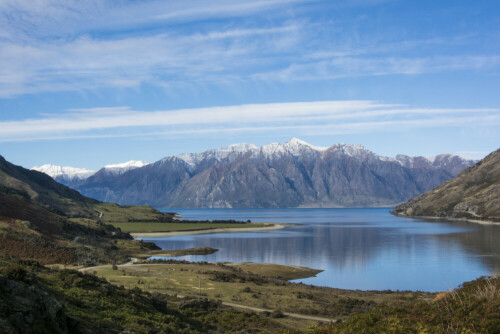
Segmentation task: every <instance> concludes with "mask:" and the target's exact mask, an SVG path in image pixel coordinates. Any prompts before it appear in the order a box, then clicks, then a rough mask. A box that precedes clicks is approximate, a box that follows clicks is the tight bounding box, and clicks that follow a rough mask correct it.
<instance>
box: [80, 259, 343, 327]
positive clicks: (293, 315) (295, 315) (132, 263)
mask: <svg viewBox="0 0 500 334" xmlns="http://www.w3.org/2000/svg"><path fill="white" fill-rule="evenodd" d="M137 261H139V259H136V258H131V259H130V261H129V262H127V263H124V264H120V265H118V267H133V266H141V265H148V266H151V264H136V262H137ZM156 265H158V266H163V264H156ZM109 266H110V265H109V264H105V265H101V266H94V267H87V268H81V269H78V271H81V272H86V271H87V270H93V269H97V268H105V267H109ZM176 296H177V297H179V298H186V297H187V296H182V295H176ZM222 305H224V306H229V307H234V308H240V309H244V310H249V311H254V312H258V313H262V312H269V313H272V312H273V310H268V309H263V308H258V307H253V306H247V305H241V304H235V303H230V302H224V301H223V302H222ZM283 314H284V315H285V316H287V317H291V318H297V319H305V320H312V321H320V322H333V323H335V322H337V319H329V318H322V317H314V316H311V315H304V314H298V313H289V312H283Z"/></svg>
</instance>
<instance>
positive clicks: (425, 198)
mask: <svg viewBox="0 0 500 334" xmlns="http://www.w3.org/2000/svg"><path fill="white" fill-rule="evenodd" d="M393 213H394V214H396V215H398V216H409V217H418V216H427V217H448V218H468V219H475V220H491V221H500V149H499V150H497V151H495V152H493V153H491V154H490V155H488V156H487V157H486V158H484V159H483V160H481V161H480V162H478V163H477V164H476V165H474V166H473V167H470V168H467V169H465V170H464V171H463V172H462V173H460V174H459V175H458V176H457V177H456V178H454V179H452V180H449V181H447V182H445V183H443V184H441V185H439V186H438V187H437V188H435V189H432V190H430V191H428V192H426V193H425V194H422V195H420V196H418V197H416V198H413V199H411V200H409V201H408V202H406V203H403V204H401V205H399V206H397V207H396V208H394V210H393Z"/></svg>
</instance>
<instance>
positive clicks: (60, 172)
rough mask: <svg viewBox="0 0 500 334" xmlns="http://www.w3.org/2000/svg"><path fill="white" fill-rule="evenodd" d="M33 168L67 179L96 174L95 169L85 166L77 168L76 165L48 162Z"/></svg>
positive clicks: (82, 177)
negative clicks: (60, 164) (59, 164)
mask: <svg viewBox="0 0 500 334" xmlns="http://www.w3.org/2000/svg"><path fill="white" fill-rule="evenodd" d="M31 170H36V171H39V172H42V173H45V174H47V175H49V176H50V177H52V178H56V177H61V178H64V179H67V180H72V179H80V180H83V179H86V178H88V177H89V176H92V175H94V174H95V171H93V170H88V169H85V168H75V167H70V166H57V165H51V164H46V165H42V166H35V167H33V168H31Z"/></svg>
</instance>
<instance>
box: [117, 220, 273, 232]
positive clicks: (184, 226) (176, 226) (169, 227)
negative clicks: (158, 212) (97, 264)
mask: <svg viewBox="0 0 500 334" xmlns="http://www.w3.org/2000/svg"><path fill="white" fill-rule="evenodd" d="M110 224H111V225H113V226H115V227H119V228H120V229H121V230H122V231H123V232H130V233H149V232H180V231H198V230H212V229H216V228H243V229H244V228H255V227H257V228H260V227H264V226H266V224H224V223H156V222H150V223H143V222H139V223H135V222H134V223H115V222H112V223H110Z"/></svg>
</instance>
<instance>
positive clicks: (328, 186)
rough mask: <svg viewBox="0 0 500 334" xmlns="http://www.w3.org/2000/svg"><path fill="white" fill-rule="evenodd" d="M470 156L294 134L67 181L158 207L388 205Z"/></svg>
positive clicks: (95, 194)
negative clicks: (315, 140) (378, 149)
mask: <svg viewBox="0 0 500 334" xmlns="http://www.w3.org/2000/svg"><path fill="white" fill-rule="evenodd" d="M473 163H474V161H471V160H465V159H463V158H460V157H458V156H453V155H448V154H444V155H439V156H437V157H436V158H434V159H433V161H431V160H429V159H428V158H424V157H408V156H404V155H398V156H396V157H395V158H389V157H383V156H379V155H377V154H375V153H373V152H372V151H370V150H368V149H366V148H364V147H363V146H361V145H350V144H335V145H332V146H330V147H317V146H313V145H311V144H308V143H306V142H304V141H301V140H299V139H296V138H293V139H292V140H290V141H288V142H286V143H284V144H279V143H271V144H267V145H263V146H261V147H258V146H256V145H253V144H236V145H231V146H228V147H225V148H222V149H211V150H206V151H203V152H199V153H190V154H180V155H175V156H168V157H165V158H163V159H161V160H158V161H157V162H154V163H151V164H148V165H145V166H143V167H139V168H135V169H132V170H129V171H126V172H124V173H123V174H121V175H106V174H105V173H96V174H94V175H93V176H91V177H89V178H87V179H85V180H83V182H81V183H80V184H78V185H76V186H75V187H74V188H75V189H77V190H79V191H80V192H82V193H83V194H85V195H86V196H89V197H92V198H96V199H99V200H103V201H112V202H117V203H120V204H147V205H152V206H154V207H163V208H168V207H170V208H172V207H177V208H181V207H190V208H236V207H241V208H252V207H255V208H265V207H269V208H276V207H299V206H300V207H346V206H347V207H352V206H393V205H395V204H398V203H401V202H403V201H405V200H407V199H409V198H411V197H413V196H416V195H418V194H420V193H422V192H425V191H427V190H429V189H431V188H433V187H435V186H437V185H438V184H440V183H441V182H443V181H445V180H447V179H450V178H452V177H454V176H456V173H457V171H461V170H462V169H464V168H466V167H469V166H471V165H472V164H473Z"/></svg>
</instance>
